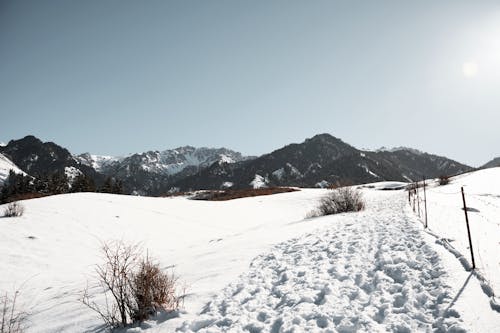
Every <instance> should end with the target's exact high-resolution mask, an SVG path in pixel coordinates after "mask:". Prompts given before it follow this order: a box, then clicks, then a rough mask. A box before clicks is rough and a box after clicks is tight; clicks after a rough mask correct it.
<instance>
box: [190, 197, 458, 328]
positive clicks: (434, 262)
mask: <svg viewBox="0 0 500 333" xmlns="http://www.w3.org/2000/svg"><path fill="white" fill-rule="evenodd" d="M398 195H399V199H398V198H396V197H395V196H394V195H393V196H392V199H393V200H390V201H387V197H386V196H385V195H383V196H379V198H378V199H377V200H375V202H373V201H371V202H370V205H371V208H370V209H369V212H365V213H359V214H343V216H341V217H340V216H337V217H336V218H337V219H338V220H337V221H331V222H332V224H331V226H330V228H328V229H326V230H324V232H321V233H312V234H308V235H305V236H302V237H299V238H297V239H292V240H289V241H286V242H284V243H281V244H279V245H277V246H275V247H274V248H273V249H272V250H271V251H270V252H268V253H266V254H263V255H260V256H258V257H257V258H256V259H254V260H253V261H252V264H251V266H250V269H249V271H248V272H247V273H245V274H243V275H242V276H241V277H240V278H239V279H238V280H237V281H236V282H233V283H231V284H230V285H229V286H228V287H227V288H225V290H224V292H223V293H221V294H220V295H218V296H217V297H216V298H215V299H214V300H213V301H212V302H210V303H209V304H208V305H207V307H206V308H205V309H204V310H203V311H202V313H201V314H202V315H201V317H200V318H199V319H197V320H195V321H193V322H186V323H184V325H183V327H182V329H181V331H183V332H199V333H214V332H252V333H255V332H273V333H277V332H431V331H434V332H465V329H464V328H463V327H462V320H461V318H460V314H459V312H458V311H457V310H456V309H455V308H454V307H453V304H452V303H451V301H452V289H451V288H450V286H448V285H447V284H446V282H445V281H446V280H445V279H444V278H443V277H444V276H445V275H446V272H445V270H444V267H443V266H442V264H441V262H440V258H439V255H438V254H437V253H436V251H435V250H433V249H432V248H431V247H430V246H429V245H428V244H427V243H426V241H425V240H424V238H423V232H422V230H421V228H420V227H419V225H418V224H415V221H414V220H411V219H409V218H408V217H407V216H406V215H405V213H406V210H405V206H406V203H405V201H404V199H403V198H402V196H401V193H398ZM372 199H373V198H372ZM322 219H330V220H331V217H324V218H322Z"/></svg>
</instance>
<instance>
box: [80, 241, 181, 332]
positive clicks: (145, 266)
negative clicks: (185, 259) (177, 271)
mask: <svg viewBox="0 0 500 333" xmlns="http://www.w3.org/2000/svg"><path fill="white" fill-rule="evenodd" d="M102 253H103V257H104V263H103V264H100V265H97V267H96V273H97V280H98V284H99V286H100V287H101V289H102V290H103V292H104V298H105V301H104V304H98V303H97V302H95V301H94V300H93V298H92V297H91V296H90V294H89V291H88V288H86V289H85V290H84V293H83V296H82V299H81V301H82V302H83V304H85V305H86V306H87V307H89V308H90V309H92V310H94V311H95V312H97V313H98V314H99V316H100V317H101V319H102V320H103V321H104V323H105V324H106V326H108V327H109V328H118V327H126V326H127V325H129V324H132V323H136V322H140V321H143V320H146V319H148V318H149V317H151V316H152V315H154V314H156V313H157V312H158V311H165V312H170V311H175V310H178V309H179V307H180V306H181V302H182V300H183V297H184V296H178V294H177V279H176V278H175V277H174V275H173V274H172V275H169V274H167V273H166V272H164V271H162V270H161V268H160V266H159V265H158V264H155V263H153V262H152V261H151V260H150V259H149V258H147V257H146V258H145V257H144V255H143V251H142V249H141V247H140V246H139V245H137V244H134V245H128V244H125V243H124V242H123V241H114V242H109V243H105V244H103V246H102Z"/></svg>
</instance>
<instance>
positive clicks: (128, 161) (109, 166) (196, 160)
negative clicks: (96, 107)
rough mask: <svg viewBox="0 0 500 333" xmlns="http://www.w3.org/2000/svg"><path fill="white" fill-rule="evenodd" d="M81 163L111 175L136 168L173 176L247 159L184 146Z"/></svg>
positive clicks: (84, 157) (84, 159)
mask: <svg viewBox="0 0 500 333" xmlns="http://www.w3.org/2000/svg"><path fill="white" fill-rule="evenodd" d="M76 159H77V160H79V161H80V162H81V163H83V164H85V165H88V166H92V167H93V168H94V169H95V170H96V171H99V172H102V173H105V174H106V173H110V172H114V171H117V170H126V171H127V172H129V174H130V173H132V172H133V170H134V169H141V170H142V171H146V172H152V173H157V174H162V175H168V176H172V175H175V174H177V173H179V172H181V171H183V170H184V169H186V168H188V167H195V168H203V167H207V166H209V165H211V164H213V163H215V162H219V161H220V162H221V163H234V162H239V161H243V160H245V159H247V158H246V157H244V156H242V155H241V153H238V152H235V151H233V150H230V149H226V148H206V147H202V148H195V147H192V146H184V147H179V148H176V149H168V150H163V151H157V150H156V151H148V152H144V153H138V154H133V155H130V156H126V157H112V156H101V155H91V154H89V153H85V154H81V155H78V156H76Z"/></svg>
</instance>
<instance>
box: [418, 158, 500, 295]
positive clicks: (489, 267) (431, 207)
mask: <svg viewBox="0 0 500 333" xmlns="http://www.w3.org/2000/svg"><path fill="white" fill-rule="evenodd" d="M498 184H500V168H491V169H485V170H479V171H476V172H472V173H467V174H463V175H460V176H456V177H452V178H451V179H450V183H449V184H448V185H444V186H438V185H437V184H436V183H435V182H434V184H432V185H431V187H430V188H428V190H427V192H426V194H427V209H428V226H429V228H430V230H431V231H432V232H434V233H435V234H436V235H438V236H439V237H440V238H444V239H446V241H447V242H448V243H449V244H450V245H451V246H453V247H454V248H455V249H456V250H458V251H459V252H460V253H461V254H462V255H463V256H465V257H466V258H467V260H468V261H469V262H470V261H471V259H470V251H469V241H468V237H467V227H466V223H465V215H464V211H463V202H462V196H461V192H460V188H461V187H462V186H463V187H464V191H465V199H466V203H467V207H468V216H469V223H470V229H471V230H470V231H471V238H472V246H473V250H474V252H475V262H476V265H477V268H478V271H479V272H480V273H481V274H482V275H483V276H484V278H485V279H486V280H487V282H488V285H489V286H491V288H493V290H494V293H495V294H496V295H498V296H500V255H499V245H500V220H499V217H500V187H499V186H498ZM421 195H422V193H421ZM421 208H422V209H423V207H421ZM422 215H423V213H422ZM497 302H498V300H497ZM498 303H499V304H500V302H498Z"/></svg>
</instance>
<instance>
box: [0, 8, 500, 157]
mask: <svg viewBox="0 0 500 333" xmlns="http://www.w3.org/2000/svg"><path fill="white" fill-rule="evenodd" d="M498 36H500V2H498V1H496V2H495V1H457V0H449V1H445V0H442V1H411V2H410V1H127V0H120V1H100V0H99V1H91V0H90V1H3V0H0V60H1V61H0V141H8V140H10V139H16V138H20V137H23V136H25V135H27V134H34V135H36V136H38V137H40V138H41V139H43V140H50V141H54V142H56V143H58V144H60V145H62V146H64V147H67V148H68V149H69V150H70V151H72V152H73V153H82V152H85V151H90V152H92V153H97V154H109V155H121V154H127V153H132V152H141V151H146V150H151V149H167V148H174V147H177V146H182V145H187V144H190V145H194V146H213V147H219V146H225V147H228V148H231V149H235V150H238V151H241V152H242V153H244V154H249V155H258V154H262V153H266V152H269V151H271V150H274V149H276V148H279V147H281V146H283V145H285V144H288V143H291V142H301V141H303V140H304V139H305V138H306V137H310V136H313V135H315V134H318V133H323V132H328V133H331V134H332V135H334V136H336V137H339V138H341V139H342V140H344V141H345V142H348V143H350V144H352V145H354V146H356V147H358V148H372V149H373V148H378V147H380V146H388V147H392V146H410V147H415V148H418V149H421V150H424V151H428V152H431V153H436V154H441V155H446V156H448V157H451V158H454V159H457V160H459V161H461V162H464V163H468V164H471V165H474V166H477V165H480V164H483V163H485V162H486V161H487V160H489V159H491V158H493V157H494V156H498V155H500V149H499V148H498V147H500V132H499V131H498V124H500V112H499V111H500V94H499V93H498V91H499V88H500V38H498ZM464 67H465V68H464ZM464 69H465V72H464Z"/></svg>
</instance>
